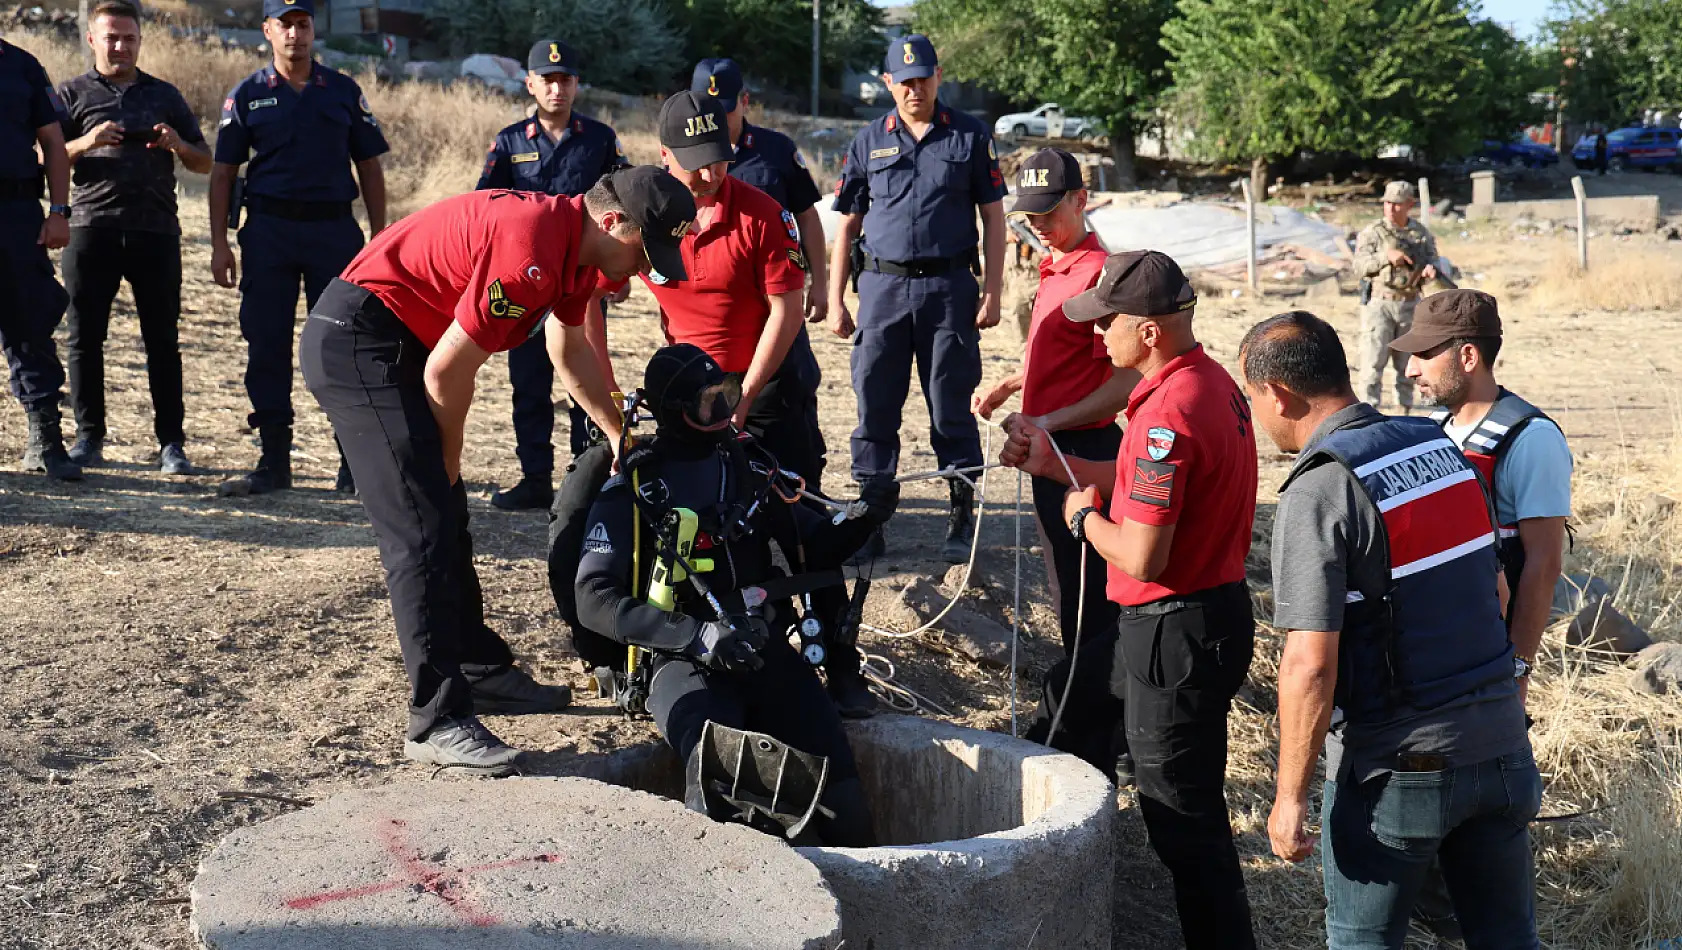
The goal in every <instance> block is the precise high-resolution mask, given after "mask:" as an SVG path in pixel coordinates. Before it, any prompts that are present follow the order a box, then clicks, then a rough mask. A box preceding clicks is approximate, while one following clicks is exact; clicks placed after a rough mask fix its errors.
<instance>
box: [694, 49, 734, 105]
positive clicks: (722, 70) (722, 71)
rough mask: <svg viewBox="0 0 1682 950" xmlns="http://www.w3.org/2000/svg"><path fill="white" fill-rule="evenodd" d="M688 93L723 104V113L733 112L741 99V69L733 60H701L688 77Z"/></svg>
mask: <svg viewBox="0 0 1682 950" xmlns="http://www.w3.org/2000/svg"><path fill="white" fill-rule="evenodd" d="M689 91H690V92H698V93H701V94H703V95H708V96H712V97H713V98H714V99H717V100H718V101H719V102H721V103H723V104H724V111H725V112H735V111H736V103H737V102H738V101H739V100H740V99H741V98H742V67H740V66H737V65H736V61H735V60H733V59H703V60H701V61H700V62H698V63H696V64H695V73H694V75H692V76H690V77H689Z"/></svg>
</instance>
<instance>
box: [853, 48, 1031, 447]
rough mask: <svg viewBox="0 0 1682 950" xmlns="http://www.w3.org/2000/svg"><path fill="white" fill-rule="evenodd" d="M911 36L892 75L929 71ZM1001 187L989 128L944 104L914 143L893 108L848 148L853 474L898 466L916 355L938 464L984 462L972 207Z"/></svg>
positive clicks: (896, 53) (897, 54)
mask: <svg viewBox="0 0 1682 950" xmlns="http://www.w3.org/2000/svg"><path fill="white" fill-rule="evenodd" d="M912 40H916V41H918V42H911V41H906V42H903V43H902V42H898V41H896V42H895V43H893V44H892V46H891V47H890V49H889V51H888V57H887V69H888V70H889V71H890V72H891V73H892V74H893V75H895V77H896V79H897V78H899V71H900V70H901V69H905V68H914V67H917V66H920V65H924V64H925V63H926V65H927V67H928V69H930V70H932V68H933V60H934V48H933V47H932V46H930V45H928V41H927V40H926V39H924V38H922V37H920V36H919V37H913V38H912ZM902 64H903V65H902ZM928 74H929V73H926V72H925V73H923V75H928ZM1005 194H1006V189H1005V184H1004V177H1003V176H1002V175H1001V174H1000V172H999V162H998V154H997V152H996V151H995V149H994V147H993V137H992V134H991V133H990V132H989V131H988V129H987V126H986V125H985V124H983V123H982V122H981V121H980V120H979V119H976V118H975V117H973V116H970V115H968V114H966V113H963V112H959V111H958V110H956V109H952V108H950V107H948V106H946V105H944V104H941V103H936V105H935V115H934V124H933V126H931V127H930V129H929V131H928V133H927V134H925V135H924V136H923V138H922V140H921V141H919V140H918V139H917V138H916V137H915V136H913V135H912V134H911V132H910V130H908V129H907V128H905V123H904V122H902V121H901V120H900V117H899V114H898V113H897V112H890V113H888V114H887V115H886V116H883V117H882V118H880V119H877V120H876V121H874V122H872V123H870V124H869V125H868V126H865V127H864V129H862V130H861V131H860V132H859V134H858V136H857V137H856V138H854V139H853V144H852V146H851V147H849V148H848V150H847V155H846V158H845V159H844V161H843V164H842V167H841V180H840V181H839V182H838V183H837V184H836V187H835V210H836V211H839V212H841V213H842V214H862V215H863V216H864V251H865V256H864V266H863V269H862V273H860V274H859V279H858V293H859V313H858V334H857V335H856V336H855V338H854V341H853V344H854V349H853V361H852V364H853V390H854V392H856V393H857V394H858V413H859V424H858V428H857V429H855V430H854V431H853V439H852V450H853V474H854V477H856V478H861V479H862V478H866V477H869V476H871V475H879V474H893V473H894V472H895V471H896V469H897V468H898V465H899V444H900V443H899V427H900V412H901V409H902V407H903V406H904V405H905V400H906V397H907V395H908V394H909V390H910V373H911V361H912V358H913V356H915V357H916V360H917V363H918V364H919V366H920V367H921V369H922V373H923V376H924V379H925V383H924V393H923V395H924V398H925V400H926V401H927V402H928V406H929V416H930V422H931V425H930V433H929V435H930V439H929V441H930V443H931V444H932V447H933V448H934V451H935V455H936V456H937V458H938V459H939V462H940V465H941V466H942V467H945V466H947V465H956V466H968V465H979V464H981V461H982V459H981V440H980V434H979V431H978V430H977V428H976V422H975V418H974V417H973V416H971V415H970V407H969V401H970V396H971V394H972V393H974V391H975V387H976V386H977V385H978V384H979V383H980V381H981V350H980V332H979V330H977V328H976V326H975V316H976V309H977V304H978V301H979V299H980V293H981V290H980V285H979V284H978V283H977V281H976V274H977V272H978V271H979V254H978V251H977V248H978V246H979V243H980V238H979V235H978V233H977V229H976V208H977V207H979V206H981V205H988V204H992V203H994V202H996V201H1000V200H1002V199H1003V198H1004V196H1005Z"/></svg>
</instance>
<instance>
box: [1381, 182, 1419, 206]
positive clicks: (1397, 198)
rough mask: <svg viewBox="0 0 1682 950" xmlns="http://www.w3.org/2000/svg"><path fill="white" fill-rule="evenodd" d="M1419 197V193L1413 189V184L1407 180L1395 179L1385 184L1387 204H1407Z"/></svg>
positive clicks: (1385, 201) (1385, 200)
mask: <svg viewBox="0 0 1682 950" xmlns="http://www.w3.org/2000/svg"><path fill="white" fill-rule="evenodd" d="M1418 199H1419V193H1418V192H1416V191H1414V190H1413V185H1411V184H1409V183H1408V182H1405V181H1393V182H1391V183H1390V184H1388V185H1385V186H1384V203H1385V204H1395V205H1399V204H1407V203H1409V202H1412V201H1417V200H1418Z"/></svg>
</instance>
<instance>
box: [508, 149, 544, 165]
mask: <svg viewBox="0 0 1682 950" xmlns="http://www.w3.org/2000/svg"><path fill="white" fill-rule="evenodd" d="M540 157H541V154H540V153H538V152H517V153H515V154H513V155H510V156H508V160H509V161H511V162H514V163H515V164H519V163H520V162H535V161H537V160H538V158H540Z"/></svg>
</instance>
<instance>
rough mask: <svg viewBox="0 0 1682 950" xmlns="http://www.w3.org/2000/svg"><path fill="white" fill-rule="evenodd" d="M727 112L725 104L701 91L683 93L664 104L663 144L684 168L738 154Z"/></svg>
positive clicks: (661, 135) (705, 164) (692, 167)
mask: <svg viewBox="0 0 1682 950" xmlns="http://www.w3.org/2000/svg"><path fill="white" fill-rule="evenodd" d="M724 111H725V110H724V103H722V102H719V101H718V100H717V99H714V98H713V97H712V96H709V95H707V94H706V93H698V92H680V93H678V94H677V95H675V96H673V97H671V98H670V99H667V100H666V104H665V105H663V106H661V107H660V144H661V145H663V146H665V148H666V150H667V151H669V152H671V153H672V158H674V159H676V160H677V163H678V165H679V166H680V167H682V168H683V170H684V171H686V172H692V171H695V170H696V169H700V168H705V167H706V166H708V165H713V164H716V163H718V162H728V161H730V160H731V159H732V158H735V157H736V153H735V150H734V149H732V148H731V147H730V126H729V125H728V124H727V121H726V119H725V118H724Z"/></svg>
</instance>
